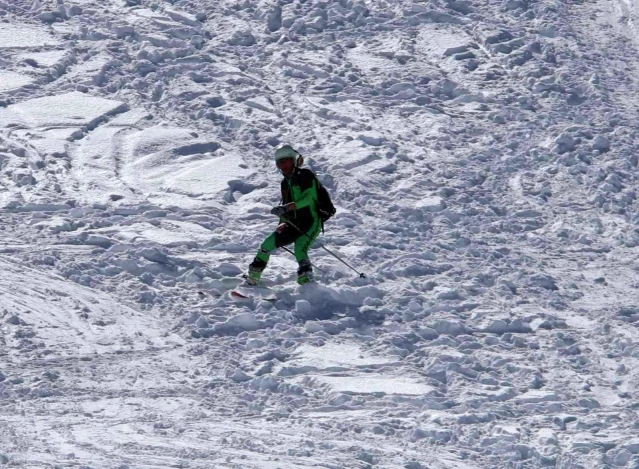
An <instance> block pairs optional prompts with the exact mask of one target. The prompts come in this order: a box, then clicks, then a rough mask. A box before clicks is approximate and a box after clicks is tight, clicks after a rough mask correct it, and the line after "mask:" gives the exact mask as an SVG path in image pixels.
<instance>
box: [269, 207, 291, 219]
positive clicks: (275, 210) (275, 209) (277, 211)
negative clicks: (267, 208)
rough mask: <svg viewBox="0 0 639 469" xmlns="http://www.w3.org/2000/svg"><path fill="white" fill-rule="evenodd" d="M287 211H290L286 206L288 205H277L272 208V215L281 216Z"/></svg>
mask: <svg viewBox="0 0 639 469" xmlns="http://www.w3.org/2000/svg"><path fill="white" fill-rule="evenodd" d="M286 212H288V208H287V207H286V205H278V206H277V207H273V208H272V209H271V215H277V216H278V217H281V216H282V215H284V214H285V213H286Z"/></svg>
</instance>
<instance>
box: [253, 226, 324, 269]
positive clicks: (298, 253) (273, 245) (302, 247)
mask: <svg viewBox="0 0 639 469" xmlns="http://www.w3.org/2000/svg"><path fill="white" fill-rule="evenodd" d="M321 230H322V222H321V220H320V219H319V218H317V219H315V220H314V222H313V225H311V228H310V229H309V230H308V231H307V232H306V233H300V232H299V231H298V230H297V228H294V227H293V226H291V225H288V224H287V223H282V224H280V225H279V226H278V227H277V229H276V230H275V231H274V232H273V233H271V234H270V235H269V237H268V238H266V239H265V240H264V242H263V243H262V245H261V246H260V249H259V251H258V252H257V255H256V256H255V257H257V258H258V259H259V260H261V261H263V262H264V263H267V262H268V260H269V258H270V257H271V253H272V252H273V251H275V250H276V249H277V248H281V247H282V246H286V245H287V244H291V243H293V242H294V243H295V259H297V262H298V263H299V262H300V261H304V260H306V259H308V250H309V249H310V248H311V245H312V244H313V241H315V240H316V239H317V237H318V236H319V234H320V231H321Z"/></svg>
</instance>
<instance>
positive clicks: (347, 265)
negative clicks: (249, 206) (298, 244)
mask: <svg viewBox="0 0 639 469" xmlns="http://www.w3.org/2000/svg"><path fill="white" fill-rule="evenodd" d="M282 218H283V219H284V220H285V221H286V223H288V224H289V225H291V226H292V227H293V228H295V229H296V230H297V231H298V232H300V233H302V235H304V236H306V237H308V238H309V239H310V236H309V235H308V234H306V233H304V232H303V231H302V230H300V229H299V228H298V227H297V226H295V224H294V223H293V222H291V219H290V218H288V217H287V216H285V215H282ZM315 242H316V243H317V245H318V246H320V247H321V248H323V249H324V250H325V251H326V252H328V253H329V254H330V255H331V256H333V257H334V258H335V259H337V260H338V261H340V262H341V263H342V264H344V265H345V266H346V267H348V268H349V269H351V270H352V271H354V272H356V273H357V274H358V275H359V277H360V278H366V275H365V274H364V273H362V272H359V271H358V270H357V269H355V268H353V267H351V266H350V265H349V264H348V263H347V262H346V261H344V260H343V259H341V258H340V257H339V256H338V255H337V254H335V253H334V252H332V251H330V250H329V249H328V248H327V247H326V246H324V245H323V244H322V243H320V242H319V241H317V240H315Z"/></svg>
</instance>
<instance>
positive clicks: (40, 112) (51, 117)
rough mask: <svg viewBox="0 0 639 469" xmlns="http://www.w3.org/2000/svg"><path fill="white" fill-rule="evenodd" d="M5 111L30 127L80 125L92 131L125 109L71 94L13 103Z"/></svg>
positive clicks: (103, 101)
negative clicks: (22, 118) (8, 111)
mask: <svg viewBox="0 0 639 469" xmlns="http://www.w3.org/2000/svg"><path fill="white" fill-rule="evenodd" d="M9 110H10V111H12V112H15V113H16V114H18V115H21V116H23V117H24V119H25V120H26V121H27V122H29V123H31V124H32V126H33V127H45V126H76V127H79V126H83V125H84V126H87V127H89V128H93V127H95V126H96V125H98V124H99V123H100V122H101V121H103V120H104V119H105V118H106V117H107V116H109V115H113V114H118V113H120V112H124V111H126V110H127V106H126V104H124V103H121V102H119V101H112V100H110V99H103V98H96V97H93V96H87V95H85V94H82V93H78V92H73V93H67V94H62V95H57V96H46V97H44V98H36V99H32V100H29V101H25V102H23V103H18V104H14V105H11V106H9Z"/></svg>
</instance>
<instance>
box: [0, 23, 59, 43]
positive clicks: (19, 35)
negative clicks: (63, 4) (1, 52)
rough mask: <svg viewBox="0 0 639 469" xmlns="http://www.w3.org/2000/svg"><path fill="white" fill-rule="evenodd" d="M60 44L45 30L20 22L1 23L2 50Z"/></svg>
mask: <svg viewBox="0 0 639 469" xmlns="http://www.w3.org/2000/svg"><path fill="white" fill-rule="evenodd" d="M59 43H60V42H59V41H58V40H57V39H55V38H53V37H52V36H51V35H50V34H49V33H48V32H47V31H46V29H45V28H39V27H35V26H32V25H29V24H24V23H20V22H11V23H4V22H3V23H0V49H4V48H28V47H39V46H54V45H57V44H59Z"/></svg>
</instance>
